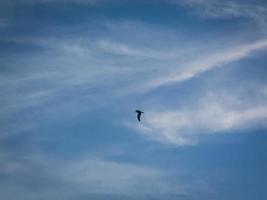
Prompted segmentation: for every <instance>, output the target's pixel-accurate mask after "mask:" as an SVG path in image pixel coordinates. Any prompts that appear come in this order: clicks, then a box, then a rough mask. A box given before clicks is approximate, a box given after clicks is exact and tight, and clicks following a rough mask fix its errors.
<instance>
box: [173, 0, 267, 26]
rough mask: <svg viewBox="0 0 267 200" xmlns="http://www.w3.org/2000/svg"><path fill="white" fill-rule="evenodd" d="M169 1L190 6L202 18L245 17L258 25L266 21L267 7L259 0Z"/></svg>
mask: <svg viewBox="0 0 267 200" xmlns="http://www.w3.org/2000/svg"><path fill="white" fill-rule="evenodd" d="M169 2H171V3H174V4H179V5H185V6H189V7H192V8H193V9H195V10H196V11H197V12H198V14H199V15H201V16H202V17H204V18H235V17H245V18H250V19H253V20H255V21H256V22H258V23H259V24H260V25H262V24H265V23H266V15H267V7H266V5H265V4H263V3H261V2H259V1H256V2H254V1H253V2H251V3H249V2H243V1H238V0H225V1H220V0H187V1H177V0H170V1H169Z"/></svg>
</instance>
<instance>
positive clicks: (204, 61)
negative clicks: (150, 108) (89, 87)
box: [143, 39, 267, 90]
mask: <svg viewBox="0 0 267 200" xmlns="http://www.w3.org/2000/svg"><path fill="white" fill-rule="evenodd" d="M266 47H267V39H262V40H258V41H256V42H253V43H250V44H243V45H239V46H237V47H232V48H231V49H228V50H224V51H220V52H217V53H211V54H207V55H204V56H202V57H201V58H198V59H196V60H194V61H193V62H190V61H189V62H188V63H187V64H185V66H184V67H179V70H178V71H177V70H176V71H172V72H171V73H170V74H169V75H168V76H164V75H163V77H162V78H158V79H156V80H152V81H151V82H148V83H146V84H145V86H144V87H143V90H150V89H155V88H157V87H160V86H162V85H166V84H170V83H175V82H183V81H186V80H189V79H191V78H193V77H195V76H198V75H199V74H201V73H204V72H206V71H209V70H212V69H214V68H217V67H223V66H226V65H227V64H229V63H231V62H236V61H239V60H241V59H244V58H246V57H248V56H250V55H251V54H253V53H254V52H255V51H258V50H262V49H265V48H266Z"/></svg>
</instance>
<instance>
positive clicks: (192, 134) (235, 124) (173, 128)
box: [127, 94, 267, 145]
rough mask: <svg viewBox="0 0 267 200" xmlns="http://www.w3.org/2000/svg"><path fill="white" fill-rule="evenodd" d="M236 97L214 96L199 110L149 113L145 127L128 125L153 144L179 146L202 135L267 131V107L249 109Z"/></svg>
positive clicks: (192, 142)
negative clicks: (260, 128)
mask: <svg viewBox="0 0 267 200" xmlns="http://www.w3.org/2000/svg"><path fill="white" fill-rule="evenodd" d="M231 95H232V97H231V98H228V96H231ZM233 96H234V94H224V95H222V94H213V95H208V96H206V97H204V98H202V99H201V100H199V101H198V103H197V105H196V106H193V105H188V106H187V107H186V108H183V109H178V108H174V109H172V110H167V111H155V110H152V111H149V110H148V111H146V115H145V117H144V119H143V122H142V124H138V126H136V125H133V124H127V125H128V126H131V127H133V128H136V129H137V130H138V131H139V132H142V133H143V134H145V135H147V136H148V137H150V138H152V139H154V140H157V141H160V142H164V143H167V144H176V145H193V144H195V143H197V142H198V141H197V136H198V135H201V134H217V133H225V132H233V131H238V130H244V129H247V128H254V126H255V127H259V126H264V127H266V125H267V104H264V103H261V104H255V103H251V104H250V105H247V104H246V103H245V102H243V101H242V100H241V99H239V98H238V97H237V96H235V97H233ZM234 98H236V99H234Z"/></svg>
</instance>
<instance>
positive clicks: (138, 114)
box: [135, 110, 144, 122]
mask: <svg viewBox="0 0 267 200" xmlns="http://www.w3.org/2000/svg"><path fill="white" fill-rule="evenodd" d="M135 112H137V119H138V121H139V122H140V121H141V119H140V118H141V114H142V113H144V112H142V111H140V110H136V111H135Z"/></svg>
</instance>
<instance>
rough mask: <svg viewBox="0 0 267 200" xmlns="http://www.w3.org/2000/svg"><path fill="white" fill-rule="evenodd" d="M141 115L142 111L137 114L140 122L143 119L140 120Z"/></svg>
mask: <svg viewBox="0 0 267 200" xmlns="http://www.w3.org/2000/svg"><path fill="white" fill-rule="evenodd" d="M140 117H141V113H138V114H137V119H138V121H139V122H140V121H141V120H140Z"/></svg>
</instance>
